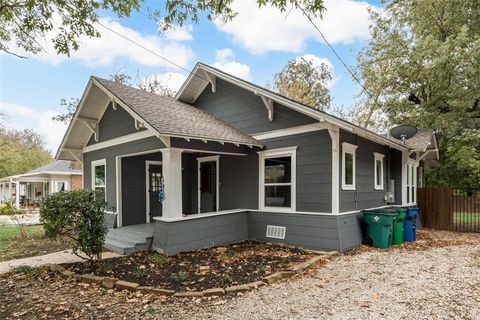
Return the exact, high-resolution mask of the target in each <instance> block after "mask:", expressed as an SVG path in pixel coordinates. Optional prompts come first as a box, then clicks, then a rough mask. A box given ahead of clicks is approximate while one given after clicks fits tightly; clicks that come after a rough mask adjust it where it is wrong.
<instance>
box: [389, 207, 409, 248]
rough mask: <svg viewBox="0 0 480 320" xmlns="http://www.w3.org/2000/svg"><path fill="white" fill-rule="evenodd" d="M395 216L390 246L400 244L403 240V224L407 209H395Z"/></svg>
mask: <svg viewBox="0 0 480 320" xmlns="http://www.w3.org/2000/svg"><path fill="white" fill-rule="evenodd" d="M396 211H397V216H396V217H395V220H394V222H393V237H392V244H402V243H403V239H404V229H403V222H404V220H405V216H406V214H407V209H405V208H397V210H396Z"/></svg>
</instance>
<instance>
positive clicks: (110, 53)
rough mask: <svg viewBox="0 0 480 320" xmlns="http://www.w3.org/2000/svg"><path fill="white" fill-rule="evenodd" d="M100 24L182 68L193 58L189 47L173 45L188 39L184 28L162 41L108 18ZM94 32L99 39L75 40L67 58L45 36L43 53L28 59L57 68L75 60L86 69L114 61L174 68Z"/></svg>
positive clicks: (113, 36) (114, 37) (121, 40)
mask: <svg viewBox="0 0 480 320" xmlns="http://www.w3.org/2000/svg"><path fill="white" fill-rule="evenodd" d="M100 23H101V24H103V25H105V26H107V27H108V28H110V29H112V30H114V31H115V32H117V33H119V34H121V35H123V36H125V37H127V38H128V39H131V40H133V41H135V42H136V43H138V44H140V45H142V46H143V47H145V48H148V49H149V50H152V51H154V52H156V53H157V54H159V55H161V56H163V57H165V58H167V59H169V60H171V61H173V62H175V63H176V64H178V65H181V66H183V67H185V66H187V65H188V62H189V61H190V60H191V59H192V58H193V56H194V54H193V51H192V50H191V48H190V47H188V46H185V45H182V44H179V43H177V42H175V41H174V40H179V39H183V40H186V39H187V38H188V35H187V34H188V28H185V29H184V30H182V29H179V30H177V31H172V33H171V34H170V35H169V37H167V38H166V39H163V37H162V36H160V35H144V34H142V33H140V32H138V31H136V30H133V29H131V28H128V27H125V26H123V25H121V24H120V23H118V22H116V21H113V20H112V19H109V18H101V19H100ZM96 28H97V30H98V31H99V32H100V34H101V37H100V38H88V37H86V36H82V37H81V38H80V40H79V43H80V48H79V49H78V50H77V51H73V52H72V53H71V55H70V57H67V56H65V55H58V54H56V51H55V49H54V48H53V44H52V43H51V41H50V40H49V39H50V37H51V35H47V37H46V39H45V41H44V48H45V50H46V51H47V52H46V53H45V52H43V53H41V54H39V55H31V57H32V58H34V59H39V60H41V61H43V62H46V63H50V64H53V65H58V64H61V63H63V62H65V61H67V60H68V61H70V60H77V61H80V62H81V63H84V64H86V65H87V66H89V67H97V66H109V65H111V64H112V63H113V62H114V61H115V60H116V59H120V58H127V59H129V60H131V61H133V62H135V63H138V64H141V65H145V66H162V67H168V68H172V69H174V68H175V66H174V65H172V64H171V63H169V62H167V61H165V60H163V59H161V58H159V57H157V56H155V55H154V54H152V53H151V52H148V51H147V50H145V49H143V48H141V47H139V46H137V45H136V44H134V43H132V42H130V41H128V40H126V39H124V38H122V37H120V36H119V35H118V34H115V33H113V32H112V31H110V30H107V29H105V28H104V27H103V26H100V25H98V24H97V25H96Z"/></svg>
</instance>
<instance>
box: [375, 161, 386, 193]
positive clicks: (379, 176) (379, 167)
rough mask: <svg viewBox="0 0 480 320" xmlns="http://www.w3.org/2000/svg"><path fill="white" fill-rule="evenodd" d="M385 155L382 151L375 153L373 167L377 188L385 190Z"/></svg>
mask: <svg viewBox="0 0 480 320" xmlns="http://www.w3.org/2000/svg"><path fill="white" fill-rule="evenodd" d="M384 157H385V155H383V154H381V153H376V152H374V153H373V159H374V163H373V169H374V179H375V190H383V180H384V179H383V158H384Z"/></svg>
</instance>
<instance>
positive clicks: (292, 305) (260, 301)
mask: <svg viewBox="0 0 480 320" xmlns="http://www.w3.org/2000/svg"><path fill="white" fill-rule="evenodd" d="M428 234H429V235H431V234H433V235H434V236H435V241H431V242H424V243H423V244H422V241H420V242H419V243H418V245H417V247H415V248H408V247H407V248H402V249H393V250H390V251H375V250H372V249H366V248H362V249H360V250H357V252H355V253H354V254H350V255H342V256H339V257H338V258H336V259H335V260H333V261H331V262H329V263H327V264H326V265H324V266H321V267H318V268H317V269H314V270H310V271H308V273H307V274H305V275H299V276H296V277H295V278H292V279H289V280H288V281H285V282H281V283H277V284H275V285H273V286H270V287H263V288H261V289H259V290H256V291H252V292H249V293H246V294H244V295H243V296H240V297H236V298H228V299H221V298H217V299H213V300H208V301H207V300H201V299H198V300H179V299H167V300H166V301H162V300H159V299H154V298H153V297H151V296H150V297H149V296H138V295H136V296H135V295H134V294H121V293H120V292H107V291H106V290H104V289H101V288H97V287H88V288H87V287H82V288H84V289H85V292H80V294H79V289H80V288H79V286H80V285H79V284H76V282H74V281H71V280H70V281H69V282H68V281H67V282H65V280H63V281H64V282H62V283H59V282H51V283H49V282H48V281H53V280H48V281H47V282H44V281H42V282H38V284H33V285H32V283H29V284H28V285H27V284H26V283H25V282H22V281H24V280H21V281H12V279H7V280H2V279H1V278H0V287H2V286H3V287H4V288H5V290H7V292H10V293H11V295H10V294H9V296H10V298H11V299H8V298H7V299H4V298H6V297H7V295H5V297H3V298H2V292H1V291H2V290H1V288H0V305H2V304H3V305H7V303H8V304H9V306H10V308H13V309H9V310H8V312H15V311H16V310H25V311H24V312H23V313H20V315H24V316H27V315H29V314H36V315H37V316H39V317H40V316H42V313H43V311H44V310H47V309H49V310H51V309H53V310H55V308H56V307H55V305H54V306H52V304H51V302H52V300H53V301H55V304H56V306H57V307H58V306H62V305H63V308H64V310H68V309H70V310H71V308H72V306H71V305H70V307H69V304H71V303H72V301H74V302H75V306H74V308H75V312H77V313H76V314H75V315H76V316H79V317H80V318H92V319H100V318H116V319H153V318H156V319H480V239H479V238H480V235H479V234H458V233H457V234H453V233H444V232H430V233H428ZM451 239H455V240H454V241H456V243H452V241H450V240H451ZM432 243H433V244H436V247H432V248H429V247H430V246H431V245H432ZM55 281H56V280H55ZM32 290H33V291H34V292H35V294H34V295H33V296H32V295H31V292H32ZM5 293H6V292H5V291H4V292H3V294H5ZM52 294H53V295H54V296H58V299H57V298H55V297H53V298H52V297H51V296H52ZM37 295H38V298H37ZM48 295H50V297H49V298H48V299H47V300H45V296H48ZM62 301H63V302H62ZM48 303H50V304H48ZM62 303H63V304H62ZM16 305H18V308H17V307H15V306H16ZM51 306H52V307H51ZM1 309H2V308H1V307H0V315H2V312H1V311H2V310H1ZM4 312H7V310H4ZM25 312H27V313H25ZM65 312H68V311H65ZM17 314H19V313H18V312H17ZM3 316H4V318H6V317H5V316H8V314H6V313H3ZM57 316H58V315H57ZM64 316H66V317H67V318H68V317H69V316H72V314H64ZM47 317H48V316H47Z"/></svg>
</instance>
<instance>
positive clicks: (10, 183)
mask: <svg viewBox="0 0 480 320" xmlns="http://www.w3.org/2000/svg"><path fill="white" fill-rule="evenodd" d="M7 200H8V201H11V200H12V180H10V182H9V183H8V197H7Z"/></svg>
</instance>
